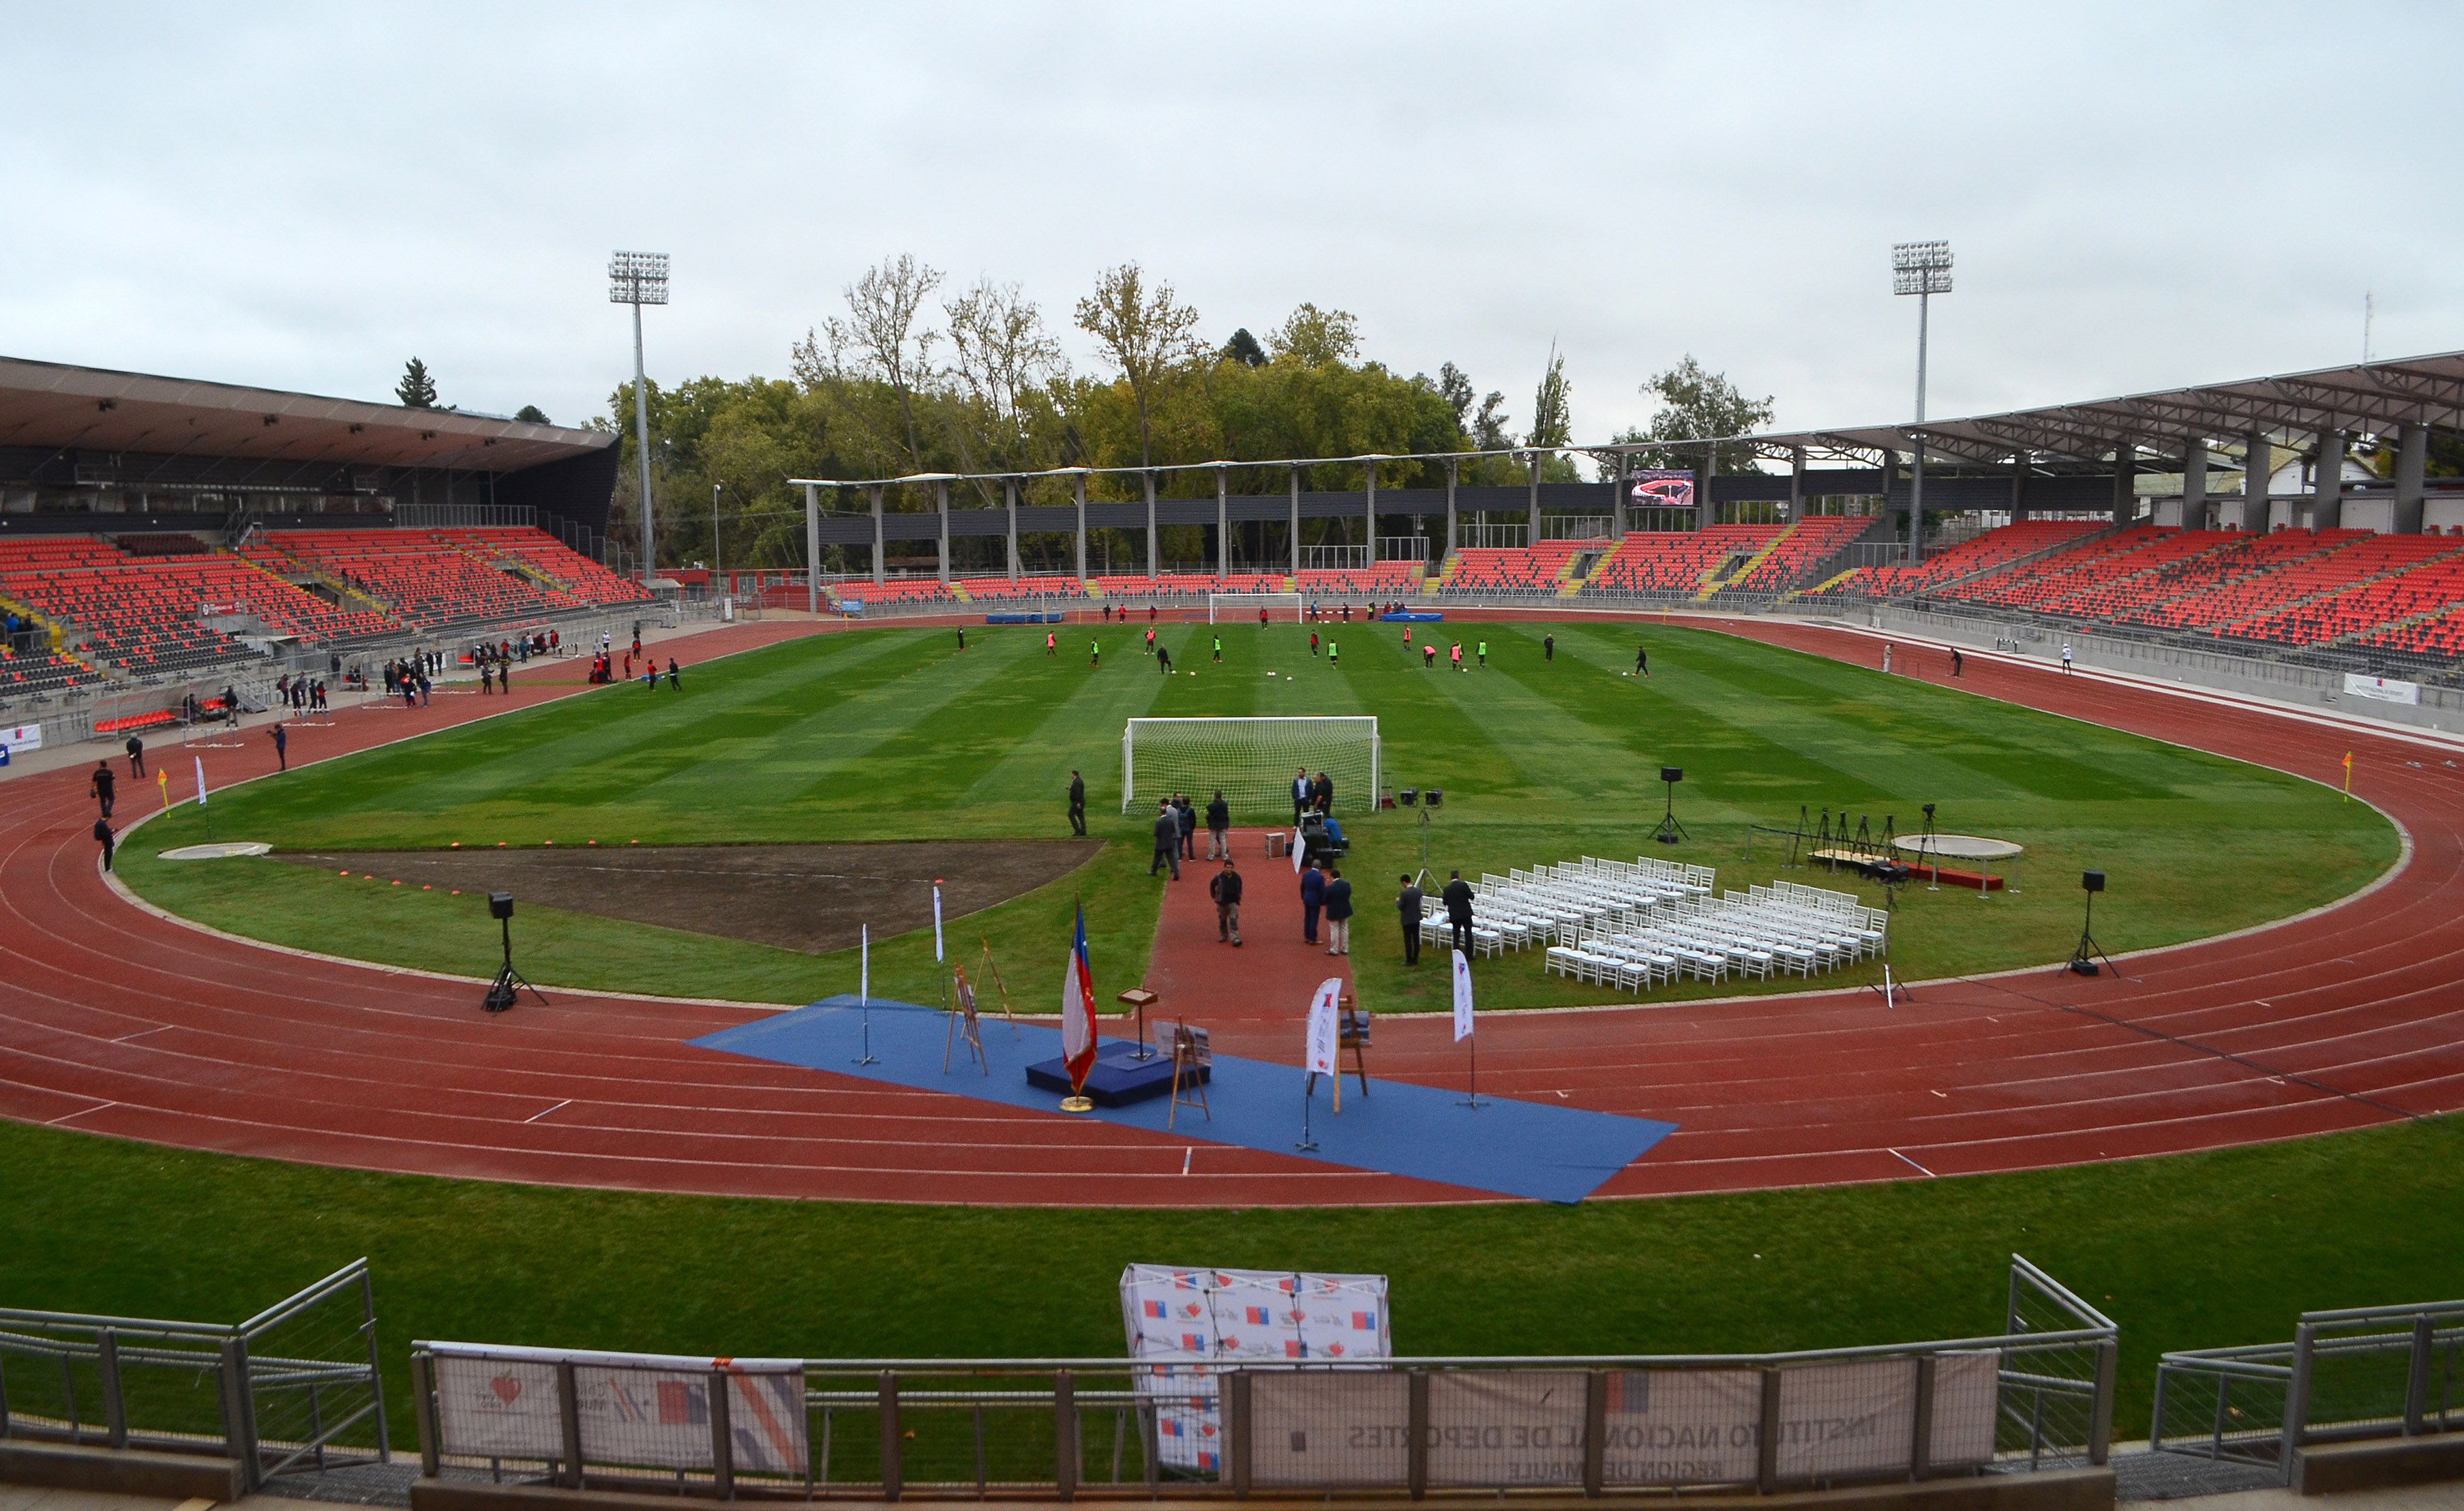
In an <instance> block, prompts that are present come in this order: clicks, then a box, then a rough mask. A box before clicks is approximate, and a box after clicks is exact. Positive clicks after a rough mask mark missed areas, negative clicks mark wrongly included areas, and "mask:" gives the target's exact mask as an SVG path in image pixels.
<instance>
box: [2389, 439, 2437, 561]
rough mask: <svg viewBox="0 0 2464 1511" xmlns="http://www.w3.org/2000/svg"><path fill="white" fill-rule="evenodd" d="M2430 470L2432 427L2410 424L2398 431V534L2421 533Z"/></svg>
mask: <svg viewBox="0 0 2464 1511" xmlns="http://www.w3.org/2000/svg"><path fill="white" fill-rule="evenodd" d="M2429 470H2430V427H2428V426H2426V425H2408V426H2406V427H2404V428H2403V429H2402V430H2399V431H2397V432H2396V442H2395V521H2394V529H2395V532H2396V534H2398V535H2406V536H2417V535H2419V534H2421V494H2422V482H2421V480H2422V478H2423V476H2424V475H2425V474H2426V473H2427V472H2428V471H2429Z"/></svg>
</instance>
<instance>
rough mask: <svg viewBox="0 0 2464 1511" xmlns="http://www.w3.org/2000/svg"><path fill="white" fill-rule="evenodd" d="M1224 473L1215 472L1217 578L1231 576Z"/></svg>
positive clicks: (1229, 508) (1229, 510)
mask: <svg viewBox="0 0 2464 1511" xmlns="http://www.w3.org/2000/svg"><path fill="white" fill-rule="evenodd" d="M1224 471H1225V470H1224V469H1222V468H1221V467H1219V468H1217V469H1216V470H1215V571H1216V575H1217V576H1219V577H1230V576H1231V575H1232V506H1231V505H1230V504H1229V503H1228V502H1226V501H1225V499H1224V493H1226V492H1227V489H1226V485H1225V482H1224V476H1223V474H1224Z"/></svg>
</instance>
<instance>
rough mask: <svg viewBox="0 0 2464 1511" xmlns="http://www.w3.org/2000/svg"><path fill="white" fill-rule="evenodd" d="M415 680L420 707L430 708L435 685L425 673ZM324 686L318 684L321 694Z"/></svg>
mask: <svg viewBox="0 0 2464 1511" xmlns="http://www.w3.org/2000/svg"><path fill="white" fill-rule="evenodd" d="M413 680H414V681H416V682H417V683H418V684H419V706H420V707H421V708H423V709H424V708H426V707H428V690H429V687H431V686H432V685H433V684H431V683H429V680H428V673H427V672H425V671H423V672H420V673H418V675H417V676H416V677H415V678H414V679H413ZM324 686H325V685H324V684H323V683H321V682H320V683H319V684H317V687H318V690H319V692H320V693H321V692H322V691H323V690H324Z"/></svg>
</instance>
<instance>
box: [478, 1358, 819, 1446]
mask: <svg viewBox="0 0 2464 1511" xmlns="http://www.w3.org/2000/svg"><path fill="white" fill-rule="evenodd" d="M562 1358H569V1359H570V1360H571V1361H572V1362H573V1367H574V1368H573V1385H574V1402H575V1407H576V1412H577V1414H578V1415H579V1416H580V1418H581V1425H582V1455H583V1459H584V1460H585V1461H587V1462H591V1463H605V1464H635V1465H651V1466H655V1467H658V1468H662V1469H699V1470H708V1469H710V1468H712V1467H713V1465H714V1462H715V1458H714V1455H713V1453H712V1445H711V1411H710V1391H711V1387H712V1385H713V1384H714V1378H713V1372H712V1371H713V1369H715V1368H716V1369H723V1371H724V1377H725V1382H726V1387H727V1427H728V1439H729V1443H730V1446H731V1448H732V1450H733V1454H732V1456H733V1460H734V1465H735V1467H736V1468H737V1470H739V1471H743V1472H746V1473H770V1474H791V1475H801V1474H803V1472H804V1466H805V1461H806V1451H805V1432H804V1369H803V1364H801V1363H800V1362H798V1361H795V1360H788V1359H734V1360H727V1361H723V1362H721V1361H714V1360H709V1359H690V1358H674V1357H669V1356H664V1355H614V1354H592V1353H576V1354H570V1355H558V1354H555V1353H552V1352H546V1351H543V1350H518V1351H517V1350H507V1349H487V1350H473V1351H471V1352H449V1351H448V1350H447V1349H446V1348H445V1347H438V1348H437V1349H436V1350H435V1361H436V1408H437V1412H436V1414H437V1430H438V1432H439V1434H440V1435H441V1436H442V1437H443V1439H444V1441H443V1445H442V1446H443V1448H444V1450H445V1452H447V1453H451V1454H471V1455H480V1456H488V1457H497V1458H561V1457H562V1456H564V1449H563V1440H564V1438H563V1428H562V1425H561V1420H560V1417H559V1412H558V1408H557V1391H556V1373H557V1364H558V1362H559V1361H560V1359H562Z"/></svg>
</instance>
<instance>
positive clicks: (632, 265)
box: [607, 252, 668, 587]
mask: <svg viewBox="0 0 2464 1511" xmlns="http://www.w3.org/2000/svg"><path fill="white" fill-rule="evenodd" d="M607 302H608V303H610V304H629V305H631V306H633V455H634V458H635V460H637V461H639V462H640V463H641V464H642V585H643V586H644V587H649V585H650V578H651V576H652V570H651V569H652V568H653V567H655V566H656V565H657V564H658V557H657V555H656V548H655V546H654V545H653V543H652V540H651V537H650V401H649V394H648V392H647V391H646V390H647V388H648V384H647V383H645V382H644V380H643V377H642V306H643V305H645V304H665V303H667V302H668V254H667V253H666V252H615V253H613V254H611V255H610V256H609V257H608V259H607Z"/></svg>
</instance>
